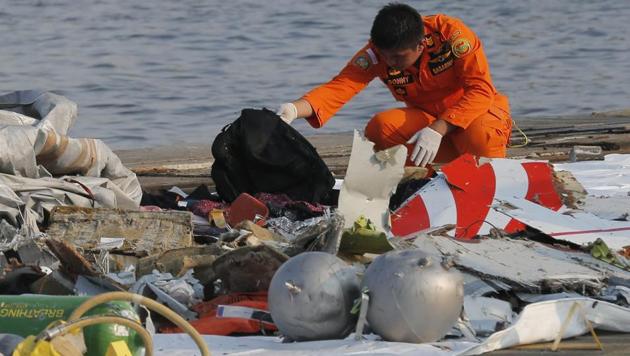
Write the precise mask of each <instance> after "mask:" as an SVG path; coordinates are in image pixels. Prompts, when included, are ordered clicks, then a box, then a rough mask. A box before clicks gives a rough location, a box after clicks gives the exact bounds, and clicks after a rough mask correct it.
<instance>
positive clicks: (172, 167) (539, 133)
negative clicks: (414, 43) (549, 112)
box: [116, 110, 630, 191]
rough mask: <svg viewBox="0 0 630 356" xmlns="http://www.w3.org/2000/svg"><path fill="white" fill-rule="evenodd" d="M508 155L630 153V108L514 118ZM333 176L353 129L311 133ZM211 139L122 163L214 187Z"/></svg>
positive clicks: (142, 152)
mask: <svg viewBox="0 0 630 356" xmlns="http://www.w3.org/2000/svg"><path fill="white" fill-rule="evenodd" d="M515 122H516V123H517V125H518V127H519V128H520V130H521V131H522V133H524V134H525V135H526V136H527V137H528V140H529V142H528V144H527V145H526V146H525V147H519V146H520V145H522V144H523V143H524V139H523V134H522V133H521V131H519V130H518V129H517V128H516V127H515V128H514V130H513V132H512V141H511V146H512V147H510V148H509V149H508V157H514V158H536V159H546V160H549V161H566V160H568V157H569V156H568V154H569V151H570V150H571V148H572V147H573V146H576V145H578V146H600V147H602V149H603V153H604V154H608V153H628V152H630V111H628V110H626V111H619V112H610V113H602V114H593V115H587V116H574V117H561V118H558V117H556V118H554V117H540V118H527V119H520V120H519V119H516V120H515ZM308 139H309V141H310V142H311V143H312V144H313V145H314V146H315V147H316V148H317V151H318V152H319V154H320V156H321V157H322V158H323V159H324V161H325V162H326V164H327V165H328V167H329V168H330V170H331V171H332V172H333V174H334V175H335V176H339V177H342V176H343V175H344V174H345V170H346V167H347V165H348V160H349V157H350V151H351V148H352V147H351V145H352V133H351V132H345V133H338V134H322V135H314V136H309V137H308ZM210 148H211V142H208V143H205V144H189V145H176V146H175V145H174V146H162V147H153V148H141V149H131V150H118V151H116V153H117V154H118V155H119V156H120V158H121V160H122V161H123V163H124V164H125V165H126V166H127V167H129V168H130V169H132V170H133V171H134V172H136V174H137V175H138V177H139V179H140V183H141V185H142V187H143V189H144V190H147V191H154V190H158V189H162V188H170V187H171V186H173V185H176V186H179V187H180V188H182V189H187V188H188V189H190V188H193V187H196V186H199V185H200V184H207V185H210V186H211V185H213V182H212V179H211V178H210V167H211V165H212V162H213V158H212V154H211V149H210Z"/></svg>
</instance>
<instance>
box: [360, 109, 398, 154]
mask: <svg viewBox="0 0 630 356" xmlns="http://www.w3.org/2000/svg"><path fill="white" fill-rule="evenodd" d="M391 126H392V125H391V122H390V123H389V124H388V115H387V114H386V113H385V112H380V113H378V114H376V115H374V116H373V117H372V119H370V121H369V122H368V123H367V125H366V126H365V137H367V139H368V140H370V141H372V142H374V143H375V144H376V145H377V147H378V146H380V145H381V143H383V141H384V140H385V137H386V136H387V135H386V134H387V133H388V132H390V131H393V130H394V128H392V127H391Z"/></svg>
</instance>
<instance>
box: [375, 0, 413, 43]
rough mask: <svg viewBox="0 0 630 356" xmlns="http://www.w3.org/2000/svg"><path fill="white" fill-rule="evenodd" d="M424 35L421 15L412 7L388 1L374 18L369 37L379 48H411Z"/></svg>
mask: <svg viewBox="0 0 630 356" xmlns="http://www.w3.org/2000/svg"><path fill="white" fill-rule="evenodd" d="M423 36H424V25H423V24H422V16H420V14H419V13H418V11H416V9H414V8H413V7H411V6H409V5H406V4H400V3H389V4H387V5H385V6H384V7H383V8H382V9H381V10H380V11H379V12H378V14H376V17H375V18H374V23H372V30H371V31H370V37H371V40H372V43H374V45H375V46H376V47H377V48H380V49H405V48H413V47H414V46H416V45H418V44H419V43H420V40H422V37H423Z"/></svg>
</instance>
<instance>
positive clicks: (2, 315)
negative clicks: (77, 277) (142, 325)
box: [0, 294, 144, 356]
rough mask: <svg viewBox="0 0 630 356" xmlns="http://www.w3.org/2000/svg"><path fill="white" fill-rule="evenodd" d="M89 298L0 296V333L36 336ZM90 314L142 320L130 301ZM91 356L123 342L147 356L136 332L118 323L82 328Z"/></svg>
mask: <svg viewBox="0 0 630 356" xmlns="http://www.w3.org/2000/svg"><path fill="white" fill-rule="evenodd" d="M87 299H89V297H82V296H56V295H55V296H53V295H39V294H29V295H0V333H7V334H16V335H20V336H23V337H26V336H28V335H37V334H39V333H40V332H41V331H43V330H44V329H46V328H47V327H48V326H49V325H50V324H51V323H53V322H55V321H57V320H67V319H68V317H69V316H70V314H72V312H73V311H74V310H75V309H76V308H77V307H78V306H79V305H81V304H82V303H83V302H85V301H86V300H87ZM85 315H86V316H89V315H115V316H122V317H126V318H130V319H135V320H139V316H138V313H136V311H135V310H134V308H133V307H132V306H131V304H130V303H129V302H122V301H121V302H117V301H115V302H108V303H105V304H102V305H99V306H96V307H94V308H92V309H91V310H90V311H88V312H87V313H86V314H85ZM83 338H84V340H85V345H86V346H87V349H88V354H89V355H105V353H106V351H107V347H108V346H109V344H110V343H111V342H113V341H118V340H123V341H125V342H126V343H127V345H128V346H129V349H130V350H131V351H132V353H133V355H134V356H140V355H144V345H143V344H142V339H141V338H140V336H139V335H138V334H137V333H136V332H135V331H133V330H130V329H129V328H127V327H124V326H122V325H116V324H101V325H94V326H88V327H86V328H84V329H83Z"/></svg>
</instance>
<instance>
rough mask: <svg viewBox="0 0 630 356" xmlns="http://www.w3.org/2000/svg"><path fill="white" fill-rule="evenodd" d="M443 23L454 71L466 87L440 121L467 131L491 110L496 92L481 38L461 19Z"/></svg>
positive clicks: (439, 116) (449, 19)
mask: <svg viewBox="0 0 630 356" xmlns="http://www.w3.org/2000/svg"><path fill="white" fill-rule="evenodd" d="M444 22H445V23H444V24H443V26H442V28H443V29H444V30H443V32H442V33H443V35H444V36H445V37H446V38H447V39H448V40H449V41H450V42H451V50H452V51H453V54H454V55H455V57H456V58H455V63H454V70H455V73H456V77H457V79H458V80H459V81H461V84H462V86H463V88H464V95H463V96H462V97H461V98H460V99H459V101H458V102H456V103H455V104H454V105H452V106H450V107H449V108H448V109H446V110H444V112H442V113H441V114H439V115H438V118H440V119H443V120H445V121H447V122H449V123H451V124H453V125H456V126H459V127H462V128H464V129H465V128H467V127H468V125H470V123H471V122H472V121H473V120H474V119H476V118H477V117H479V116H480V115H482V114H483V113H485V112H487V111H488V109H489V108H490V106H491V105H492V103H493V102H494V96H495V94H496V89H495V88H494V85H493V84H492V79H491V78H490V67H489V65H488V60H487V59H486V55H485V53H484V51H483V47H482V46H481V41H480V40H479V38H478V37H477V36H476V35H475V33H474V32H472V31H471V30H470V29H469V28H468V27H467V26H466V25H464V24H463V23H462V22H461V21H460V20H458V19H454V18H448V19H444Z"/></svg>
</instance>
